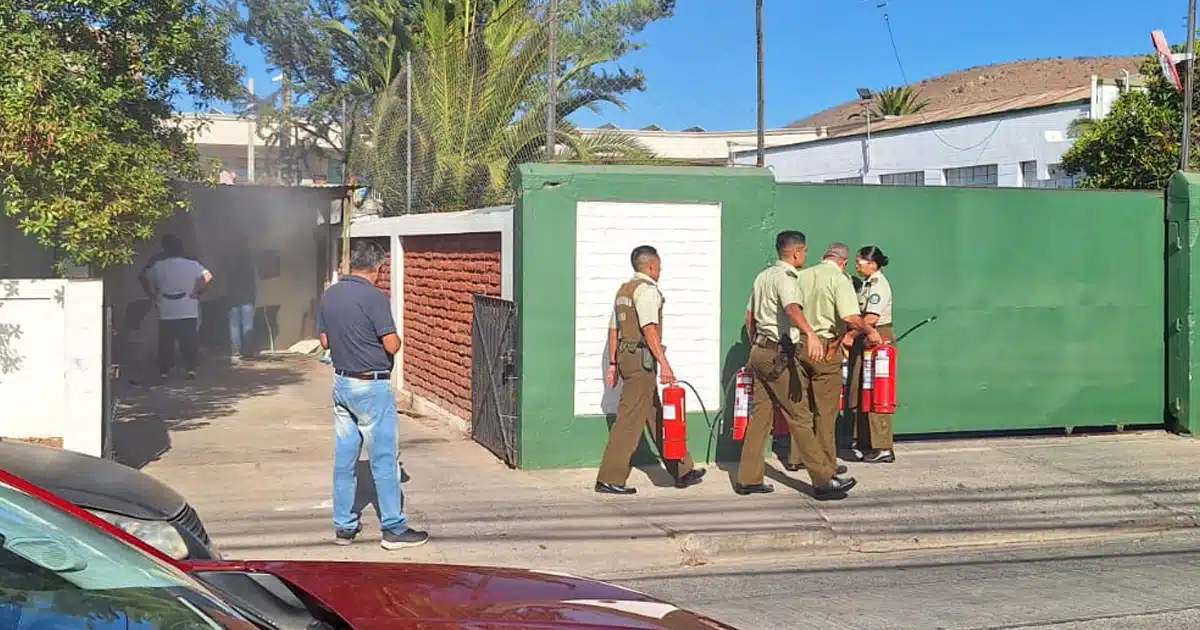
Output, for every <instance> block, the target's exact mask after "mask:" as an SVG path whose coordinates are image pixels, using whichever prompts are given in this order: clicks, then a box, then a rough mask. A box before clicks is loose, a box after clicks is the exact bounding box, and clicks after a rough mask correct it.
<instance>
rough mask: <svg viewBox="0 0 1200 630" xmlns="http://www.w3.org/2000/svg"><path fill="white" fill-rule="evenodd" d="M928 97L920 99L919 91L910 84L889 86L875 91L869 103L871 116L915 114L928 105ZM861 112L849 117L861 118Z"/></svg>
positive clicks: (873, 117)
mask: <svg viewBox="0 0 1200 630" xmlns="http://www.w3.org/2000/svg"><path fill="white" fill-rule="evenodd" d="M929 103H930V101H929V99H922V98H921V93H920V92H919V91H918V90H916V89H914V88H913V87H912V86H909V85H905V86H902V87H890V88H888V89H886V90H883V91H882V92H876V93H875V96H874V98H873V102H872V103H871V109H870V111H871V118H872V120H874V119H875V118H883V117H884V116H907V115H909V114H915V113H917V112H919V111H921V110H923V109H925V108H926V107H928V106H929ZM863 116H864V113H863V112H855V113H853V114H851V115H850V116H849V117H850V118H862V117H863Z"/></svg>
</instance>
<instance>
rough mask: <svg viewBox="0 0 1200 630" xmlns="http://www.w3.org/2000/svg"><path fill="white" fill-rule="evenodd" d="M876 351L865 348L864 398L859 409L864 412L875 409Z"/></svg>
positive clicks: (863, 367)
mask: <svg viewBox="0 0 1200 630" xmlns="http://www.w3.org/2000/svg"><path fill="white" fill-rule="evenodd" d="M874 357H875V353H874V352H872V351H871V349H870V348H868V349H866V350H863V362H862V400H861V401H860V402H859V404H858V410H859V411H863V412H870V411H874V409H873V407H872V403H873V402H874V401H873V398H874V390H875V359H874Z"/></svg>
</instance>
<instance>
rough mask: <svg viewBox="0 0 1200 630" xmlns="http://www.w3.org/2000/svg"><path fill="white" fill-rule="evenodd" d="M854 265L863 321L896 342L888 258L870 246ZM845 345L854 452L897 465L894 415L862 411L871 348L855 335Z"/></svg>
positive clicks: (865, 458)
mask: <svg viewBox="0 0 1200 630" xmlns="http://www.w3.org/2000/svg"><path fill="white" fill-rule="evenodd" d="M854 262H855V265H854V266H855V270H856V271H858V275H860V276H862V278H863V284H862V288H861V289H859V291H858V306H859V309H860V310H861V312H862V315H863V319H864V320H865V321H866V323H867V324H869V325H871V326H874V327H875V330H878V331H879V335H880V337H882V338H883V339H886V340H888V341H894V340H895V339H896V333H895V331H894V329H893V328H892V284H891V283H890V282H888V279H887V276H885V275H883V268H884V267H886V266H887V264H888V257H887V255H886V254H884V253H883V250H881V249H879V248H878V247H876V246H874V245H868V246H866V247H863V248H862V249H860V250H858V256H856V257H855V261H854ZM842 343H843V344H844V345H846V346H849V347H850V348H851V350H850V374H851V379H850V389H849V392H848V396H847V398H848V400H847V405H846V410H847V413H849V414H850V417H851V418H852V419H853V420H854V432H855V437H856V441H857V443H856V444H855V448H854V450H855V452H856V453H862V455H861V457H862V461H864V462H868V463H872V464H886V463H891V462H894V461H896V455H895V452H894V451H893V450H892V442H893V437H894V436H893V432H892V415H891V414H879V413H867V412H864V411H862V410H861V406H862V405H861V402H862V389H861V381H862V361H863V354H864V352H865V351H866V349H867V348H869V347H870V345H869V344H868V343H867V340H866V339H865V338H864V337H863V336H862V335H861V334H856V332H855V331H850V332H849V333H847V334H846V337H845V338H843V341H842Z"/></svg>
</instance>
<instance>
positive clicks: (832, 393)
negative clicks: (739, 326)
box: [793, 243, 880, 463]
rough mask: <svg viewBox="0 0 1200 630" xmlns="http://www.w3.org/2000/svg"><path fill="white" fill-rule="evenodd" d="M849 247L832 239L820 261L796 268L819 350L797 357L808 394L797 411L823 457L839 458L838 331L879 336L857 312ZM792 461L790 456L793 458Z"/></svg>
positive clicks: (872, 341) (876, 338)
mask: <svg viewBox="0 0 1200 630" xmlns="http://www.w3.org/2000/svg"><path fill="white" fill-rule="evenodd" d="M849 259H850V248H849V247H848V246H847V245H846V244H845V243H831V244H830V245H829V247H828V248H826V249H825V255H824V256H822V258H821V262H820V264H818V265H815V266H813V267H811V268H809V269H805V270H804V271H802V272H800V299H801V301H802V302H803V305H804V312H805V314H806V315H807V316H808V318H809V322H811V323H812V327H813V331H815V332H816V334H817V337H819V338H820V346H821V351H820V352H819V353H816V355H815V356H804V357H801V359H800V384H801V387H803V388H806V389H807V391H808V392H809V394H810V400H809V404H808V405H805V406H804V407H803V408H802V409H801V410H800V411H801V413H802V414H804V415H805V416H807V417H809V418H812V423H813V427H814V430H815V431H816V435H817V441H818V442H819V443H820V445H821V449H822V450H823V451H824V452H825V455H826V457H828V458H829V459H830V460H831V461H834V462H836V461H837V459H836V458H837V418H838V398H839V397H840V396H841V395H842V356H843V355H842V350H841V348H842V343H841V342H842V339H843V337H842V335H839V334H838V333H839V330H842V327H843V326H845V327H846V328H849V329H850V330H851V331H853V333H854V334H855V335H862V336H864V337H866V339H867V342H868V343H869V344H871V345H876V344H878V343H879V342H880V336H879V332H878V331H876V330H875V329H874V328H873V327H872V326H871V325H870V324H868V323H867V322H866V321H865V320H864V319H863V316H862V315H861V314H860V311H859V308H858V299H857V297H856V296H855V294H854V284H853V283H852V282H851V281H850V277H849V276H847V275H846V266H847V265H848V264H849V262H850V260H849ZM793 463H794V462H793Z"/></svg>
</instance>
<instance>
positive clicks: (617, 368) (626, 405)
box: [596, 245, 704, 494]
mask: <svg viewBox="0 0 1200 630" xmlns="http://www.w3.org/2000/svg"><path fill="white" fill-rule="evenodd" d="M629 261H630V263H631V264H632V265H633V271H634V276H633V278H630V279H629V281H628V282H626V283H625V284H622V285H621V288H620V289H618V290H617V297H616V299H615V300H614V302H613V312H612V317H611V319H610V320H609V324H608V373H607V375H606V376H605V381H606V382H607V383H608V386H609V387H616V386H617V379H618V377H619V378H620V380H621V381H622V382H623V386H622V387H621V401H620V403H618V407H617V420H616V422H614V423H613V426H612V430H611V433H610V434H609V437H608V445H607V446H606V447H605V448H604V456H603V458H602V459H601V461H600V470H599V472H598V473H597V474H596V492H599V493H602V494H634V493H635V492H637V489H636V488H632V487H630V486H627V485H625V482H626V480H627V479H628V477H629V472H630V462H629V460H630V458H631V457H633V454H634V452H635V451H637V447H638V443H640V442H641V440H642V430H643V429H645V428H647V427H649V429H650V434H651V436H654V437H655V438H657V437H658V436H659V435H661V433H660V429H659V422H660V419H661V416H662V401H661V400H659V397H658V387H657V384H656V383H655V380H656V379H655V375H656V373H657V374H658V375H659V377H660V380H661V381H662V384H663V385H669V384H671V383H674V382H675V372H674V371H672V370H671V364H670V363H668V362H667V355H666V348H665V347H664V346H663V344H662V309H663V301H664V300H663V295H662V292H661V291H659V289H658V276H659V273H660V272H661V271H662V260H661V259H660V258H659V256H658V251H657V250H655V249H654V248H653V247H651V246H649V245H642V246H639V247H637V248H634V250H633V252H632V253H631V254H630V255H629ZM658 446H659V452H662V451H661V449H662V444H661V443H660V444H659V445H658ZM663 463H664V465H665V466H666V468H667V471H668V472H670V473H671V476H673V477H674V478H675V487H676V488H687V487H690V486H694V485H696V484H698V483H700V481H701V480H702V479H703V478H704V469H703V468H696V467H695V463H694V462H693V461H692V458H691V456H690V455H685V456H684V458H683V459H681V460H677V461H676V460H664V462H663Z"/></svg>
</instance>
